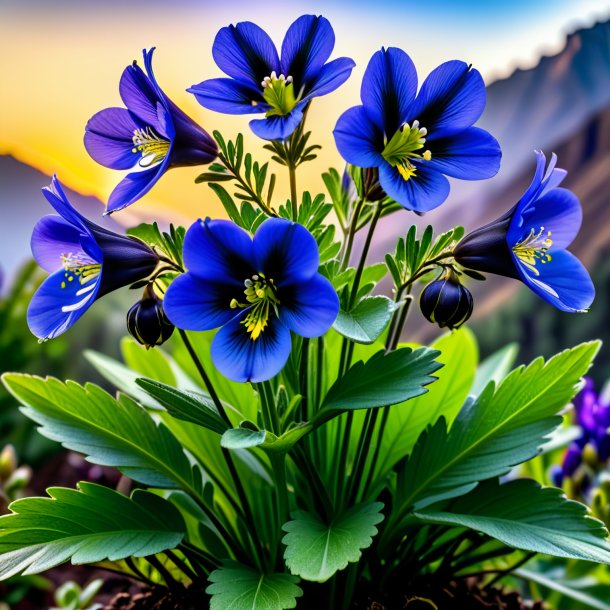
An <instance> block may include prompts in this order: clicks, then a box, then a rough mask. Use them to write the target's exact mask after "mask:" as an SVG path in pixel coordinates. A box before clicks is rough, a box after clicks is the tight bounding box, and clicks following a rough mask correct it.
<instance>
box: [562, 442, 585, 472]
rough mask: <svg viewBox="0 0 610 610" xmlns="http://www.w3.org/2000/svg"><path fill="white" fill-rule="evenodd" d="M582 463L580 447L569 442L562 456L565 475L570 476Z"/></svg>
mask: <svg viewBox="0 0 610 610" xmlns="http://www.w3.org/2000/svg"><path fill="white" fill-rule="evenodd" d="M581 463H582V449H581V448H580V447H579V446H578V445H577V444H576V443H571V444H570V446H569V447H568V450H567V451H566V453H565V455H564V456H563V464H562V468H563V473H564V475H565V476H566V477H571V476H572V475H573V474H574V473H575V472H576V469H577V468H578V467H579V466H580V465H581Z"/></svg>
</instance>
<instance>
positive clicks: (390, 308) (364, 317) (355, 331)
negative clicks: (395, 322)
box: [333, 265, 395, 344]
mask: <svg viewBox="0 0 610 610" xmlns="http://www.w3.org/2000/svg"><path fill="white" fill-rule="evenodd" d="M384 267H385V265H384ZM394 309H395V306H394V301H392V300H391V299H388V297H385V296H381V295H380V296H373V297H366V298H364V299H362V300H361V301H360V302H359V303H358V304H357V305H356V307H354V308H353V309H352V310H350V311H343V310H339V313H338V315H337V318H336V320H335V322H334V324H333V328H334V329H335V330H336V331H337V332H338V333H339V334H340V335H343V336H344V337H347V338H348V339H350V340H351V341H355V342H356V343H365V344H369V343H373V342H374V341H375V340H376V339H377V338H378V337H379V336H380V335H381V333H382V332H383V331H384V329H385V327H386V326H387V325H388V323H389V322H390V319H391V318H392V313H393V312H394Z"/></svg>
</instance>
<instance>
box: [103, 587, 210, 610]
mask: <svg viewBox="0 0 610 610" xmlns="http://www.w3.org/2000/svg"><path fill="white" fill-rule="evenodd" d="M208 599H209V598H208V596H207V595H206V594H205V593H204V591H203V590H202V589H198V588H196V587H189V588H188V589H178V590H175V591H168V590H167V589H165V588H162V587H158V588H155V589H149V590H145V591H142V592H140V593H134V594H131V593H118V594H117V595H115V596H114V597H113V598H112V599H111V600H110V602H109V603H108V604H106V605H105V606H104V607H103V609H102V610H202V609H203V608H205V607H207V601H208Z"/></svg>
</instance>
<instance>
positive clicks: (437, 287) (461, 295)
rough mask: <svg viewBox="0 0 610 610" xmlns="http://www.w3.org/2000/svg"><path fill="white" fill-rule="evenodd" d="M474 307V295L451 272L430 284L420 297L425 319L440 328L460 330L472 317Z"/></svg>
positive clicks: (420, 305)
mask: <svg viewBox="0 0 610 610" xmlns="http://www.w3.org/2000/svg"><path fill="white" fill-rule="evenodd" d="M473 306H474V302H473V299H472V294H471V293H470V291H469V290H468V289H467V288H466V287H465V286H463V285H462V284H461V283H460V280H459V279H458V278H457V276H456V274H455V273H454V272H453V271H450V270H449V271H447V272H445V273H443V276H442V277H441V278H439V279H437V280H434V281H433V282H430V284H428V285H427V286H426V287H425V288H424V289H423V290H422V292H421V295H420V297H419V307H420V309H421V312H422V313H423V314H424V317H425V318H426V319H427V320H428V321H429V322H433V323H436V324H438V325H439V326H440V328H445V327H447V328H450V329H452V330H453V329H457V328H459V327H460V326H462V324H464V323H465V322H466V321H467V320H468V318H470V316H471V315H472V308H473Z"/></svg>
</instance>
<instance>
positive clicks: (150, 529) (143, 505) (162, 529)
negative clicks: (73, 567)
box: [0, 483, 185, 578]
mask: <svg viewBox="0 0 610 610" xmlns="http://www.w3.org/2000/svg"><path fill="white" fill-rule="evenodd" d="M48 494H49V496H50V497H49V498H24V499H22V500H17V501H16V502H13V504H11V510H12V511H13V513H14V514H11V515H6V516H3V517H0V552H1V555H0V557H1V559H2V561H1V562H0V578H8V577H9V576H12V575H14V574H19V573H21V572H24V573H25V574H35V573H37V572H43V571H44V570H48V569H50V568H52V567H54V566H56V565H59V564H61V563H64V562H65V561H68V560H71V561H72V563H73V564H79V563H96V562H99V561H102V560H104V559H110V560H111V561H115V560H118V559H123V558H125V557H130V556H133V557H144V556H146V555H154V554H156V553H160V552H161V551H165V550H167V549H171V548H174V547H175V546H177V545H178V544H179V543H180V541H181V540H182V538H183V536H184V533H185V526H184V521H183V519H182V516H181V515H180V513H179V511H178V510H177V509H176V508H175V507H174V506H172V505H171V504H170V503H169V502H167V501H166V500H164V499H163V498H160V497H159V496H156V495H155V494H151V493H148V492H146V491H142V490H136V491H135V492H134V493H133V495H132V496H131V498H127V497H126V496H123V495H122V494H120V493H118V492H116V491H112V490H110V489H107V488H106V487H102V486H101V485H95V484H93V483H80V484H79V490H78V491H77V490H73V489H65V488H62V487H53V488H50V489H49V490H48Z"/></svg>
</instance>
